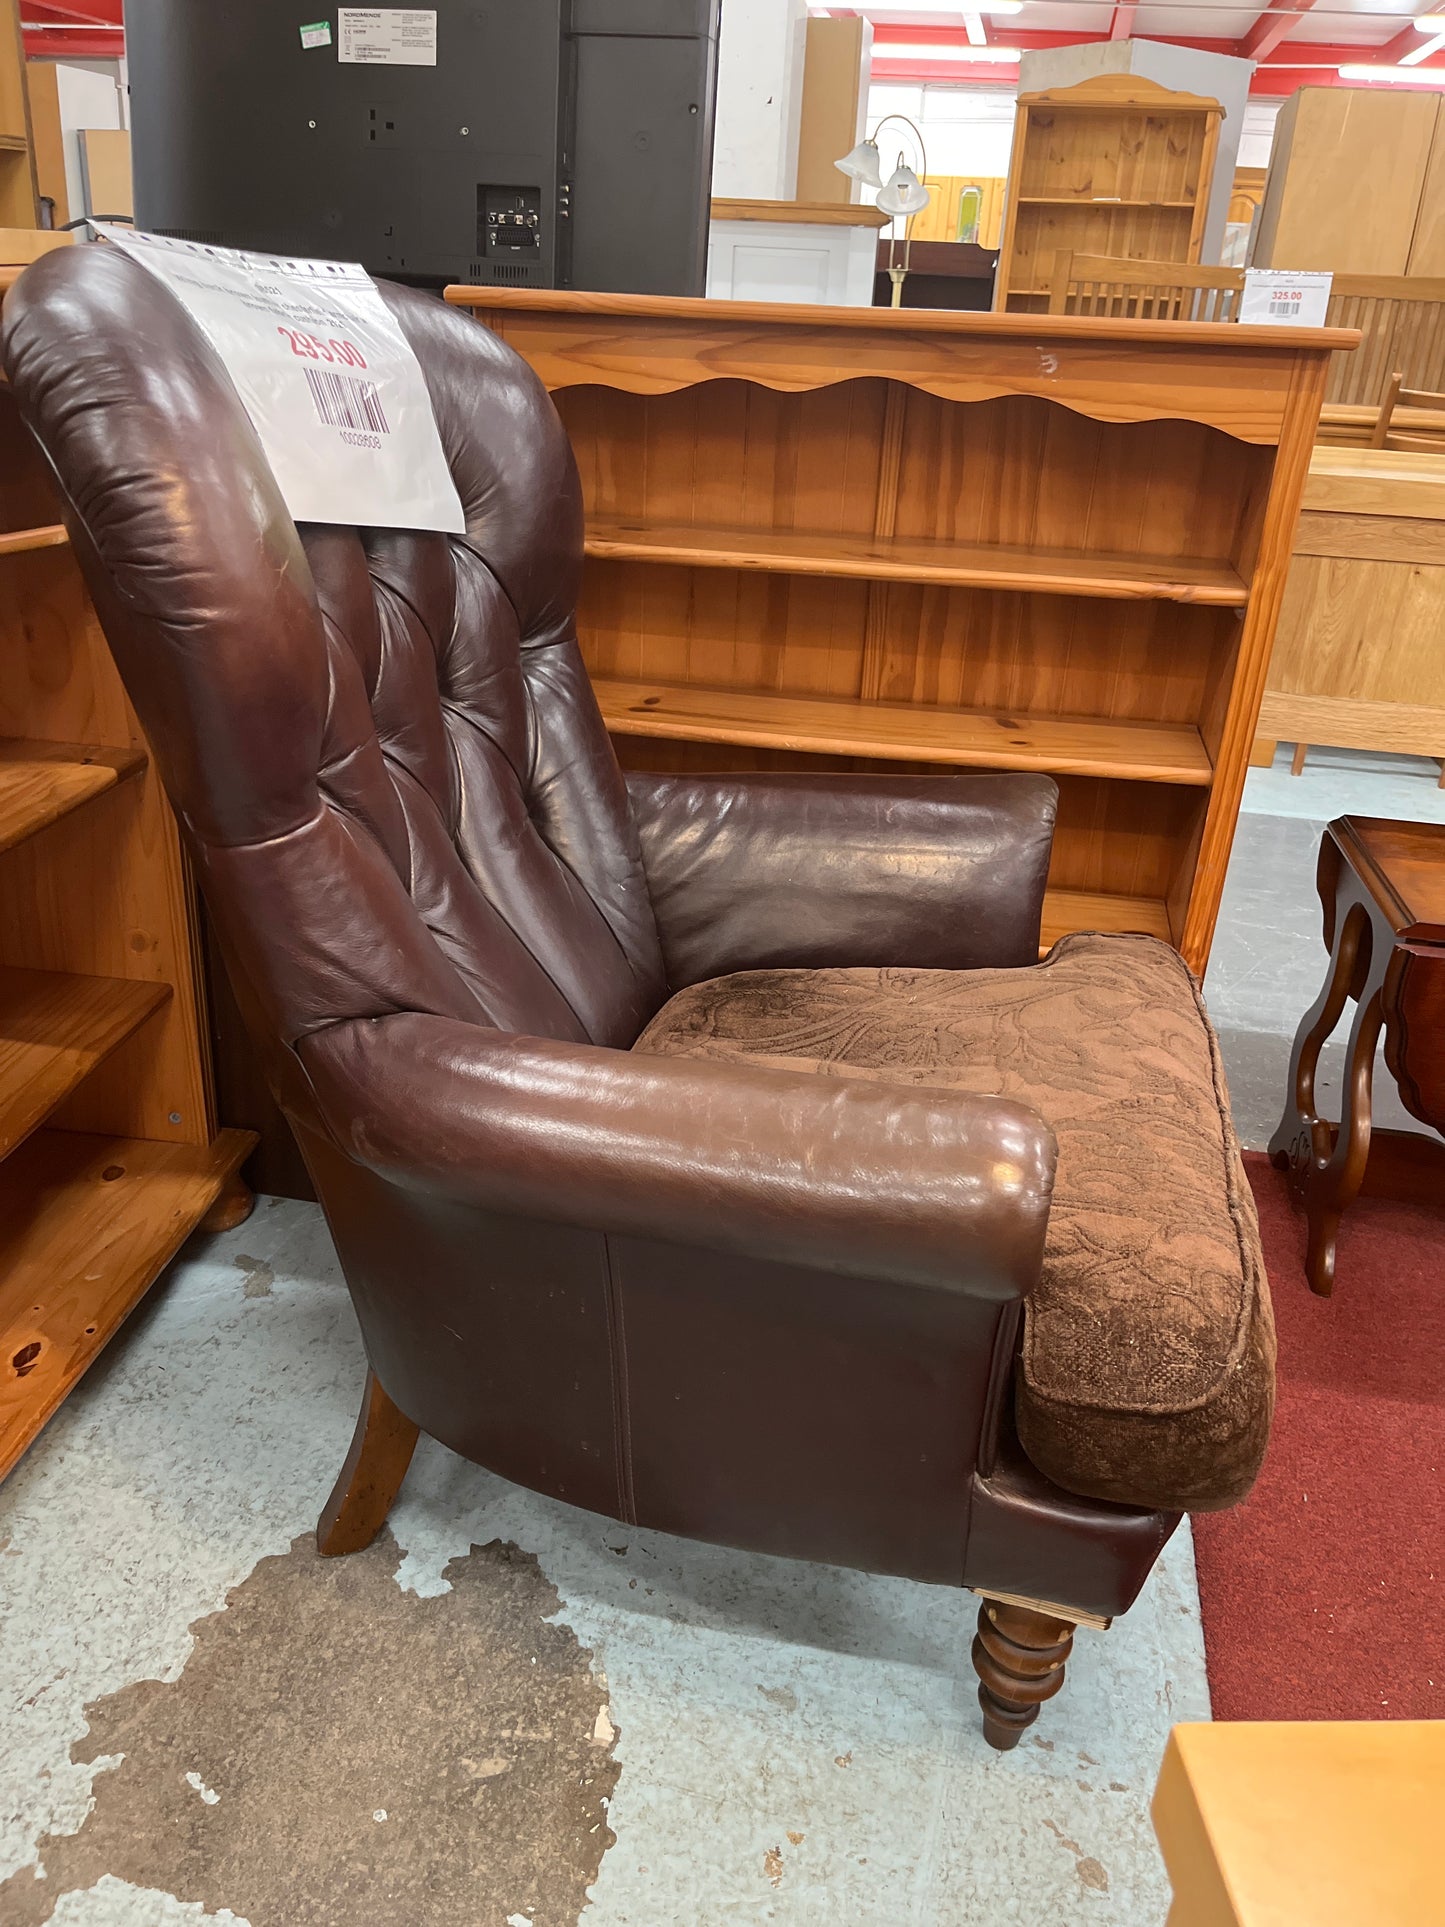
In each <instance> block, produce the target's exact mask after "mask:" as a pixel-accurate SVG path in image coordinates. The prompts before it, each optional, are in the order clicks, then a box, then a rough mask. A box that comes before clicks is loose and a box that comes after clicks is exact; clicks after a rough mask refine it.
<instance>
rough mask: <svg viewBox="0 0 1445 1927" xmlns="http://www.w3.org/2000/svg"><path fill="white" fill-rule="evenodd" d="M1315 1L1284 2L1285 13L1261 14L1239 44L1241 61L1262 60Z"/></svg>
mask: <svg viewBox="0 0 1445 1927" xmlns="http://www.w3.org/2000/svg"><path fill="white" fill-rule="evenodd" d="M1314 3H1315V0H1286V6H1285V11H1283V12H1275V11H1273V10H1271V11H1270V12H1269V13H1262V14H1261V15H1260V16H1259V18H1258V19H1257V20H1256V21H1255V23H1254V25H1253V26H1252V27H1251V28H1250V30H1249V32H1248V33H1247V34H1246V35H1245V36H1244V38H1243V40H1241V41H1240V43H1239V52H1240V57H1241V59H1244V60H1263V59H1264V57H1265V55H1266V54H1269V53H1272V52H1273V51H1274V49H1275V48H1276V47H1277V46H1278V45H1279V43H1280V41H1281V40H1283V39H1284V38H1285V36H1286V35H1287V34H1288V33H1289V30H1290V28H1291V27H1292V26H1293V25H1294V24H1295V21H1296V20H1297V18H1298V17H1299V15H1300V14H1302V13H1308V12H1309V10H1310V8H1311V7H1312V6H1313V5H1314Z"/></svg>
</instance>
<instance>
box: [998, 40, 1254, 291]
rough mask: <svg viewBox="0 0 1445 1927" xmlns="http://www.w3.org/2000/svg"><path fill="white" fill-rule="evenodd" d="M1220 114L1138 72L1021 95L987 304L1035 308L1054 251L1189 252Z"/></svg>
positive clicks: (1205, 195) (1132, 255) (1140, 255)
mask: <svg viewBox="0 0 1445 1927" xmlns="http://www.w3.org/2000/svg"><path fill="white" fill-rule="evenodd" d="M1221 112H1222V109H1221V107H1220V104H1219V102H1218V101H1217V100H1208V99H1205V98H1204V97H1203V96H1201V95H1197V94H1180V93H1174V92H1171V91H1170V89H1169V88H1167V87H1160V86H1159V85H1157V83H1156V82H1154V81H1152V80H1145V79H1143V78H1142V77H1141V76H1139V75H1137V74H1100V75H1097V76H1095V77H1094V78H1093V79H1091V80H1081V81H1079V82H1078V83H1077V84H1076V85H1074V86H1072V87H1055V88H1050V89H1049V90H1048V91H1047V92H1045V93H1034V94H1020V96H1019V101H1018V110H1017V114H1016V117H1015V120H1014V142H1013V152H1012V156H1011V158H1010V162H1009V177H1008V191H1007V198H1006V204H1005V210H1004V227H1003V239H1002V242H1001V249H1002V251H1001V253H1000V256H999V264H998V284H997V291H996V294H995V298H994V306H995V307H996V308H997V309H999V310H1000V311H1006V312H1010V313H1015V314H1038V313H1042V312H1043V311H1044V310H1045V309H1046V308H1047V306H1048V300H1049V289H1050V286H1051V285H1052V282H1053V276H1054V265H1055V262H1056V260H1057V258H1058V256H1059V255H1061V254H1097V255H1108V256H1111V257H1115V258H1123V259H1128V260H1136V261H1197V260H1198V259H1199V249H1200V245H1201V243H1202V241H1203V238H1204V223H1205V217H1206V215H1207V214H1208V210H1209V194H1210V186H1211V183H1212V181H1213V177H1214V155H1215V149H1216V147H1217V145H1218V141H1219V121H1220V115H1221Z"/></svg>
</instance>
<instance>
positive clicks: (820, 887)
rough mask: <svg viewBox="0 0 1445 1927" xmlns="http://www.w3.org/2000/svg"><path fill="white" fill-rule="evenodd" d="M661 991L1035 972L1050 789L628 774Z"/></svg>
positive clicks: (984, 779) (1054, 797) (989, 779)
mask: <svg viewBox="0 0 1445 1927" xmlns="http://www.w3.org/2000/svg"><path fill="white" fill-rule="evenodd" d="M627 787H628V790H629V792H630V794H631V798H632V807H633V814H634V816H635V818H636V822H637V827H638V832H639V835H640V837H641V840H642V860H643V867H644V869H645V871H646V874H647V882H648V887H649V889H650V891H651V893H652V907H653V910H654V912H655V914H656V917H657V925H658V931H659V934H660V936H661V939H662V953H663V961H664V963H665V965H666V968H667V973H668V981H669V983H670V984H671V985H672V988H673V989H674V990H681V989H683V988H684V987H685V986H686V985H687V984H693V983H699V982H701V981H702V980H703V979H704V978H707V977H721V976H726V975H727V974H728V972H730V971H734V970H763V969H790V968H797V969H819V968H823V967H826V966H830V965H851V964H875V965H893V964H897V965H903V966H907V967H912V968H915V969H937V970H971V969H978V968H980V967H982V966H984V965H989V964H1000V965H1002V964H1031V963H1035V962H1037V960H1038V950H1039V919H1040V914H1041V912H1042V908H1043V900H1044V883H1045V880H1046V878H1047V876H1048V868H1049V852H1050V846H1051V844H1052V841H1053V833H1054V815H1055V810H1056V807H1057V803H1058V786H1057V785H1056V784H1055V783H1054V782H1053V780H1052V779H1051V778H1050V777H1047V776H1036V775H1032V774H1014V775H999V776H984V775H958V776H905V775H902V774H900V775H897V776H892V775H887V776H856V775H852V774H850V773H847V772H829V773H827V774H824V775H817V776H812V775H809V776H793V775H774V774H772V773H770V772H754V771H744V772H735V773H732V774H723V775H692V774H684V775H676V774H657V773H654V772H652V771H640V770H634V771H631V772H629V774H628V778H627Z"/></svg>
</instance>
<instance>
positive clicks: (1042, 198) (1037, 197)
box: [1019, 194, 1194, 214]
mask: <svg viewBox="0 0 1445 1927" xmlns="http://www.w3.org/2000/svg"><path fill="white" fill-rule="evenodd" d="M1019 206H1020V207H1090V208H1093V207H1166V208H1184V209H1186V210H1187V211H1188V212H1189V213H1191V214H1192V213H1193V212H1194V202H1193V201H1192V200H1189V201H1125V200H1116V199H1114V198H1113V197H1112V196H1110V195H1104V196H1102V197H1100V198H1098V199H1095V200H1090V199H1088V197H1087V196H1085V195H1081V194H1020V196H1019Z"/></svg>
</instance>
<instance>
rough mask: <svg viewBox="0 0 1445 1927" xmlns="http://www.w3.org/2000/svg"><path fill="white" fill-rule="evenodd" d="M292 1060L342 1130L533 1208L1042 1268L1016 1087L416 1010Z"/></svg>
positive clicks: (1048, 1172)
mask: <svg viewBox="0 0 1445 1927" xmlns="http://www.w3.org/2000/svg"><path fill="white" fill-rule="evenodd" d="M298 1052H299V1056H300V1059H301V1062H302V1065H303V1067H304V1068H305V1070H306V1073H307V1075H308V1076H309V1078H310V1080H311V1085H312V1089H313V1091H314V1093H315V1095H316V1099H317V1101H318V1103H319V1105H320V1109H321V1113H322V1116H323V1117H324V1118H325V1120H326V1124H327V1127H328V1129H329V1130H330V1131H331V1133H332V1135H333V1137H334V1138H335V1140H336V1142H337V1143H338V1144H339V1145H340V1146H341V1147H342V1149H343V1150H344V1151H346V1152H347V1154H348V1155H349V1156H351V1157H352V1158H354V1159H355V1160H356V1161H357V1162H358V1163H361V1164H364V1165H366V1166H368V1167H369V1168H371V1169H372V1170H374V1171H377V1172H379V1173H380V1174H381V1175H383V1176H384V1177H387V1178H390V1179H392V1180H393V1181H395V1182H397V1183H399V1184H404V1185H408V1186H411V1187H415V1188H418V1189H422V1190H427V1191H431V1192H433V1193H437V1194H440V1195H442V1196H445V1197H449V1198H453V1199H456V1200H459V1201H462V1202H468V1203H474V1204H477V1205H480V1206H483V1207H485V1208H487V1209H489V1210H492V1211H497V1212H502V1213H505V1214H507V1215H509V1216H514V1217H520V1218H542V1219H549V1220H554V1221H561V1222H563V1223H571V1224H577V1225H585V1226H588V1227H591V1228H593V1229H596V1230H598V1231H602V1232H612V1233H619V1234H623V1233H625V1234H632V1235H636V1236H643V1237H650V1238H658V1239H664V1240H668V1241H670V1242H675V1243H677V1244H682V1245H693V1246H706V1247H709V1248H712V1249H717V1250H727V1251H733V1252H738V1253H741V1254H743V1255H745V1256H752V1257H755V1258H768V1259H776V1260H779V1261H782V1262H789V1263H797V1264H804V1265H808V1266H810V1267H812V1268H814V1269H817V1270H823V1271H834V1272H841V1273H845V1274H849V1275H852V1276H861V1277H872V1278H883V1279H890V1280H896V1281H898V1282H899V1283H912V1284H922V1285H928V1286H934V1287H939V1288H942V1289H944V1290H949V1291H958V1292H962V1293H966V1294H968V1295H970V1296H972V1297H977V1298H985V1299H993V1300H1008V1299H1015V1298H1021V1297H1023V1296H1025V1295H1026V1294H1027V1293H1028V1292H1029V1291H1030V1290H1031V1289H1032V1287H1033V1285H1034V1282H1035V1281H1036V1279H1037V1278H1038V1275H1039V1266H1040V1262H1041V1258H1042V1253H1043V1242H1044V1233H1045V1229H1046V1226H1047V1222H1048V1211H1049V1197H1050V1193H1051V1190H1052V1185H1053V1172H1054V1162H1055V1158H1056V1155H1057V1149H1056V1146H1055V1143H1054V1137H1053V1133H1052V1132H1051V1131H1050V1130H1049V1128H1048V1126H1047V1125H1046V1124H1045V1123H1044V1121H1043V1120H1042V1118H1040V1117H1039V1116H1038V1115H1037V1113H1035V1112H1034V1111H1032V1110H1030V1109H1028V1107H1027V1106H1025V1105H1021V1104H1016V1103H1013V1102H1011V1101H1009V1100H1007V1099H1004V1098H997V1097H983V1096H978V1095H974V1094H969V1093H964V1092H958V1091H933V1090H918V1089H914V1088H911V1087H902V1086H894V1085H889V1084H886V1083H878V1082H875V1081H874V1080H872V1079H869V1080H866V1081H864V1080H862V1079H835V1078H822V1077H814V1076H812V1075H811V1074H809V1073H807V1072H792V1071H782V1070H775V1069H772V1068H771V1067H764V1066H761V1065H752V1064H730V1063H712V1062H709V1061H706V1060H703V1059H698V1058H664V1057H647V1056H641V1055H639V1056H633V1055H631V1054H629V1053H627V1052H625V1051H612V1050H603V1049H599V1048H596V1047H595V1046H592V1045H581V1044H570V1043H557V1042H552V1041H550V1040H542V1039H537V1038H531V1037H512V1036H508V1035H506V1034H504V1033H503V1032H500V1031H494V1030H487V1029H485V1028H481V1027H478V1026H475V1025H470V1024H465V1023H461V1022H458V1021H457V1020H456V1019H453V1018H444V1017H433V1016H424V1015H421V1014H417V1013H412V1012H403V1013H401V1014H399V1015H395V1016H390V1017H380V1018H358V1019H355V1020H353V1021H352V1022H349V1023H345V1024H336V1025H332V1026H330V1027H329V1028H327V1029H324V1030H320V1031H316V1032H314V1033H312V1034H311V1035H310V1036H308V1037H306V1038H305V1039H303V1040H302V1042H301V1043H300V1045H299V1046H298Z"/></svg>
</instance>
